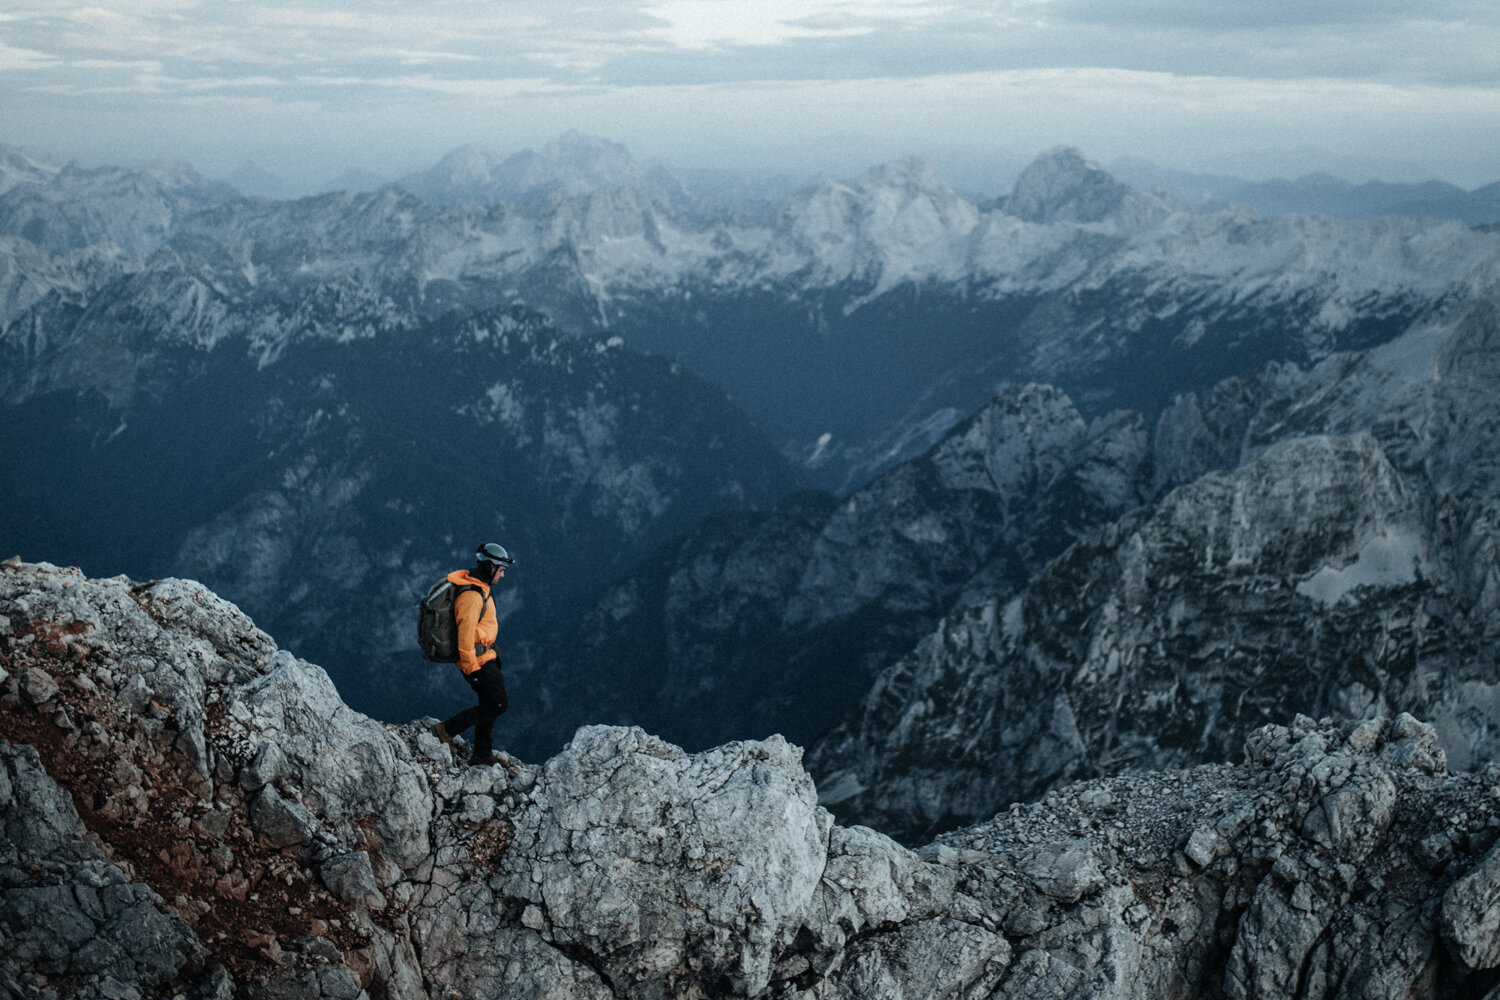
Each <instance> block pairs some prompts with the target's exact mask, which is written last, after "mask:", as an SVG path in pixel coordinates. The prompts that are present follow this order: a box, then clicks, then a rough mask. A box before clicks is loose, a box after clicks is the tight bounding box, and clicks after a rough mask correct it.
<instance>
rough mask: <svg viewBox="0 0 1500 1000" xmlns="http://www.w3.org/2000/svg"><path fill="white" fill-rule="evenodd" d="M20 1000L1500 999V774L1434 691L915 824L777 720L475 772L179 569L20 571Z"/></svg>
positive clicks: (10, 631)
mask: <svg viewBox="0 0 1500 1000" xmlns="http://www.w3.org/2000/svg"><path fill="white" fill-rule="evenodd" d="M0 700H3V704H4V713H3V715H0V737H3V740H4V742H0V990H3V991H5V993H6V995H8V996H16V997H26V998H49V997H50V998H60V997H70V998H83V1000H93V998H99V1000H105V998H110V1000H120V998H141V997H152V996H163V997H165V996H172V997H184V998H188V997H191V998H210V997H212V998H219V1000H227V998H231V997H247V998H251V997H253V998H273V997H274V998H279V1000H288V998H304V997H305V998H324V997H326V998H330V1000H333V998H339V1000H358V998H366V997H371V998H413V1000H415V998H431V1000H436V998H445V1000H446V998H449V997H452V996H454V995H458V996H494V997H518V998H557V1000H562V998H564V997H575V998H576V997H597V998H601V1000H603V998H610V997H631V998H640V1000H647V998H655V997H662V996H672V997H684V998H694V997H702V998H707V997H726V996H734V997H764V998H778V1000H844V998H849V1000H853V998H860V1000H886V998H890V1000H895V998H900V997H913V996H923V997H980V996H995V997H1002V998H1017V1000H1019V998H1021V997H1031V996H1037V995H1043V994H1045V995H1085V994H1086V995H1095V996H1103V997H1120V998H1125V997H1141V998H1144V997H1155V996H1164V995H1193V996H1205V997H1221V996H1222V997H1233V998H1242V997H1268V998H1269V997H1281V996H1291V995H1298V996H1300V995H1308V996H1349V997H1354V996H1373V995H1380V996H1406V997H1413V998H1422V1000H1425V998H1434V1000H1436V998H1439V997H1449V996H1460V995H1463V996H1477V995H1480V994H1481V993H1483V992H1484V990H1486V989H1488V988H1489V987H1491V986H1493V985H1494V984H1495V982H1496V979H1497V973H1496V971H1495V970H1496V969H1497V967H1500V952H1497V951H1496V949H1495V946H1494V942H1495V928H1496V926H1497V925H1500V850H1496V849H1495V848H1494V844H1495V841H1496V837H1497V832H1500V799H1497V798H1496V796H1495V795H1494V789H1495V786H1496V783H1497V782H1500V773H1496V771H1495V769H1494V768H1491V769H1489V770H1487V771H1485V772H1483V773H1481V774H1449V773H1447V772H1446V771H1445V768H1444V764H1443V758H1442V753H1441V751H1440V750H1438V749H1437V747H1436V742H1435V737H1434V733H1433V731H1432V730H1431V729H1430V728H1428V727H1425V726H1423V725H1422V724H1420V723H1418V722H1416V721H1415V720H1413V719H1411V718H1410V717H1408V716H1402V717H1401V718H1399V719H1396V720H1394V721H1385V720H1372V721H1369V722H1366V723H1363V724H1360V725H1358V726H1354V725H1346V726H1342V727H1341V726H1336V725H1331V724H1321V725H1320V724H1315V723H1313V722H1312V721H1311V720H1307V719H1300V718H1299V719H1298V720H1297V721H1296V723H1295V724H1294V725H1292V726H1291V727H1290V728H1285V727H1278V726H1270V727H1266V728H1263V729H1261V730H1258V731H1257V732H1256V733H1254V734H1253V735H1252V738H1251V739H1250V740H1249V742H1248V743H1247V745H1246V754H1245V763H1244V764H1242V765H1238V766H1231V765H1219V766H1214V767H1200V768H1196V769H1194V770H1191V771H1177V772H1163V773H1149V774H1138V775H1132V776H1128V777H1121V778H1114V779H1109V780H1104V781H1096V782H1092V783H1088V784H1084V785H1077V786H1070V787H1068V788H1064V789H1059V790H1057V791H1055V792H1054V793H1052V794H1051V795H1049V796H1048V797H1047V798H1045V799H1043V800H1042V801H1040V802H1038V803H1037V804H1035V805H1034V806H1031V807H1020V806H1017V807H1014V808H1013V809H1012V810H1011V811H1010V812H1009V813H1007V814H1003V815H1001V816H999V817H997V818H995V819H994V820H992V821H990V822H988V823H986V824H984V825H981V826H978V827H974V828H972V829H968V830H964V831H961V832H958V833H955V834H952V835H950V836H948V837H946V838H944V839H943V840H941V841H939V842H937V843H934V844H931V845H928V846H927V847H924V848H922V849H921V850H920V851H918V852H915V853H913V852H911V851H908V850H906V849H904V848H902V847H900V846H898V845H896V844H895V843H893V842H892V841H890V840H888V839H887V838H885V837H883V836H881V835H880V834H877V833H875V832H873V831H871V830H868V829H865V828H860V827H855V828H848V829H846V828H842V827H839V826H836V825H834V824H833V823H832V821H831V819H830V817H829V815H828V814H827V812H825V811H824V810H823V809H821V808H820V807H819V806H818V805H817V802H816V790H815V789H814V787H813V784H812V782H811V780H810V779H809V778H808V776H807V774H806V773H805V772H804V771H803V770H802V768H801V766H800V759H799V758H800V754H799V752H798V751H797V749H796V748H795V747H793V746H791V745H789V744H787V743H786V742H785V741H784V740H782V739H781V738H779V737H774V736H773V737H770V738H768V739H766V740H763V741H756V742H747V743H739V744H731V745H728V746H724V747H719V748H716V749H714V750H710V751H706V752H704V753H701V754H697V755H688V754H686V753H684V752H683V751H681V750H679V749H677V748H676V747H674V746H671V745H669V744H666V743H664V742H662V741H661V740H659V739H657V738H655V737H652V736H650V735H647V734H646V733H644V732H642V731H641V730H639V729H617V728H606V727H592V728H585V729H582V730H580V731H579V732H578V733H577V734H576V736H575V738H574V739H573V741H572V742H571V743H570V744H569V746H568V747H567V748H566V749H565V750H564V751H563V752H562V753H561V754H559V755H557V756H556V757H554V758H552V759H551V760H549V761H548V762H546V763H545V764H544V765H540V766H537V765H532V764H527V763H523V762H521V761H519V760H516V759H514V758H508V757H506V758H502V761H501V762H500V763H499V764H498V765H494V766H488V767H468V768H464V767H463V766H462V763H463V762H462V760H461V759H455V757H454V756H453V753H452V751H450V749H449V748H448V747H446V746H444V745H443V744H441V743H439V742H438V741H437V740H436V739H434V738H433V737H432V736H431V735H430V734H429V733H427V732H426V731H425V730H424V729H422V728H420V727H395V726H385V725H381V724H378V723H375V722H373V721H371V720H369V719H367V718H364V717H363V716H360V715H358V714H356V713H354V712H351V711H350V710H348V709H347V708H346V707H344V706H343V704H342V703H341V702H340V701H339V700H338V698H337V696H336V695H335V693H334V691H333V688H332V685H331V684H330V683H329V681H328V678H327V677H326V675H324V674H323V672H322V671H321V670H320V669H319V668H317V667H316V666H313V665H311V664H309V663H306V662H305V661H302V660H299V659H297V658H296V657H294V656H292V655H291V654H289V653H287V652H286V651H283V650H279V649H277V648H276V645H275V644H274V642H273V641H272V640H271V639H270V638H269V637H268V636H266V635H265V634H264V633H262V632H260V631H259V630H258V629H256V628H255V626H254V625H253V624H252V623H251V622H250V620H249V619H247V618H246V617H245V616H244V615H242V614H241V613H240V612H239V611H238V610H237V609H236V608H234V606H233V605H230V604H228V603H227V602H224V601H223V600H221V599H219V598H218V597H216V596H215V595H213V594H212V593H211V592H209V591H207V590H205V589H204V588H202V587H201V586H199V585H197V584H195V583H192V582H190V581H184V580H163V581H159V582H154V583H133V582H131V581H129V580H127V579H124V578H115V579H112V580H88V579H85V578H84V577H83V576H82V575H80V574H79V573H78V572H77V571H74V570H60V569H57V568H56V567H52V566H49V565H46V564H25V563H21V562H20V561H19V560H9V561H7V562H6V563H4V564H3V566H0Z"/></svg>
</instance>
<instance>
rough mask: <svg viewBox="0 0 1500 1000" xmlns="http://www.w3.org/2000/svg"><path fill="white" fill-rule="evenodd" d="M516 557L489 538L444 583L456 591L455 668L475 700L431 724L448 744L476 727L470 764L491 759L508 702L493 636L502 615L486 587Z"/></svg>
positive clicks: (433, 729) (497, 580) (435, 731)
mask: <svg viewBox="0 0 1500 1000" xmlns="http://www.w3.org/2000/svg"><path fill="white" fill-rule="evenodd" d="M514 563H515V560H514V559H512V558H511V555H510V553H509V552H507V551H505V547H504V546H503V545H497V544H495V543H494V542H488V543H486V544H484V545H481V546H479V548H478V549H476V550H475V551H474V568H473V569H471V570H455V571H454V572H452V573H449V574H448V582H450V583H452V584H453V585H454V586H455V587H457V588H462V589H460V590H459V592H458V594H457V595H456V596H455V597H454V598H453V619H454V622H455V624H456V625H457V652H458V660H457V662H458V669H459V670H462V671H463V675H464V680H466V681H468V682H469V687H471V688H473V689H474V693H475V694H476V695H477V696H478V697H479V703H478V704H477V705H475V706H474V707H473V708H466V709H464V710H463V711H462V712H459V713H458V714H457V715H455V716H454V717H453V718H451V719H447V720H445V721H443V722H439V723H437V724H436V725H434V726H433V727H432V734H433V735H434V736H436V737H437V738H438V739H440V740H442V741H443V742H444V743H449V744H451V743H452V742H453V737H455V736H457V735H458V734H459V733H462V732H463V731H464V730H466V729H468V728H469V727H470V726H473V727H474V754H473V756H472V757H471V758H470V761H469V762H470V763H471V764H493V763H494V762H495V754H494V749H493V746H492V744H491V735H490V730H491V729H492V728H493V727H494V725H495V719H497V718H498V717H499V716H500V714H501V713H503V712H504V711H505V709H506V707H507V705H508V704H509V702H507V700H506V697H505V678H504V677H502V676H501V674H500V652H499V650H498V649H496V647H495V639H496V637H497V636H498V635H499V632H500V619H499V616H498V615H496V614H495V602H494V600H493V598H492V595H491V593H490V590H491V588H492V587H494V586H495V584H497V583H499V582H500V581H501V580H502V579H504V577H505V571H506V569H507V568H508V567H510V566H511V565H513V564H514Z"/></svg>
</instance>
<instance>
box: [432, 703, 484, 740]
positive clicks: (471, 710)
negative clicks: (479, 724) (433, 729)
mask: <svg viewBox="0 0 1500 1000" xmlns="http://www.w3.org/2000/svg"><path fill="white" fill-rule="evenodd" d="M478 718H479V706H477V705H471V706H469V707H468V708H466V709H464V710H463V711H462V712H459V713H458V714H457V715H455V716H454V717H453V718H451V719H444V720H443V721H442V722H441V723H440V725H441V726H442V727H443V729H444V731H445V732H447V734H448V738H449V739H452V738H453V737H455V736H457V735H459V734H460V733H462V732H463V731H464V730H466V729H468V728H469V727H470V726H472V725H473V724H474V723H475V721H476V720H477V719H478Z"/></svg>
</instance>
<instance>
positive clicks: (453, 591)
mask: <svg viewBox="0 0 1500 1000" xmlns="http://www.w3.org/2000/svg"><path fill="white" fill-rule="evenodd" d="M466 590H477V591H479V593H480V594H482V595H483V599H484V601H485V603H488V602H489V600H490V595H489V594H485V593H484V591H483V590H482V589H481V588H479V587H476V586H474V585H473V584H472V583H470V584H465V585H463V586H461V587H460V586H458V585H457V584H455V583H453V582H452V581H451V580H447V579H443V580H439V581H438V582H437V583H435V584H433V585H432V589H431V590H429V591H427V596H426V597H424V598H422V600H421V601H420V602H419V603H418V604H417V645H418V646H421V647H422V656H423V657H424V658H425V659H427V660H428V661H430V662H432V663H457V662H458V622H457V621H455V620H454V618H453V603H454V602H455V601H457V600H458V595H459V594H461V593H463V592H464V591H466ZM479 617H480V618H483V617H484V604H481V605H480V606H479ZM489 648H490V647H488V646H481V647H478V649H477V650H476V652H477V651H479V650H484V649H489Z"/></svg>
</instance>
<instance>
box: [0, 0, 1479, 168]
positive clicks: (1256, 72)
mask: <svg viewBox="0 0 1500 1000" xmlns="http://www.w3.org/2000/svg"><path fill="white" fill-rule="evenodd" d="M1496 53H1500V5H1496V4H1494V3H1492V2H1490V0H1485V2H1479V0H1430V2H1428V3H1425V4H1422V5H1420V6H1417V5H1413V4H1410V3H1408V2H1405V0H1399V2H1398V0H1325V2H1319V3H1307V2H1305V0H1266V2H1261V3H1256V4H1246V3H1243V0H1233V2H1231V0H1133V2H1130V3H1122V2H1120V0H998V2H994V0H990V2H983V3H980V2H973V0H757V2H755V3H749V4H747V3H745V2H743V0H624V2H620V0H613V2H604V0H552V2H549V3H545V4H544V3H540V2H536V0H522V2H516V0H511V2H504V0H501V2H480V0H424V2H417V0H373V2H372V0H361V2H360V3H353V2H340V0H333V2H328V3H321V4H318V5H316V7H310V6H308V5H301V4H291V3H284V4H276V3H254V2H226V0H218V2H213V3H210V2H200V0H125V2H118V3H111V4H109V5H108V6H88V5H85V4H82V3H68V2H48V3H28V2H26V0H20V2H18V3H14V4H12V5H11V6H10V7H9V8H8V10H7V11H6V12H5V13H3V14H0V87H3V88H4V90H5V92H6V94H7V100H6V102H5V105H6V110H5V112H4V115H3V118H0V142H5V141H11V142H16V141H21V142H26V143H28V144H31V145H36V146H38V147H39V148H45V149H53V150H56V151H58V152H60V153H63V154H64V155H78V154H79V153H80V152H81V151H83V150H85V149H88V150H89V152H90V153H92V155H94V156H96V157H104V156H105V155H106V149H105V148H103V147H109V146H114V147H117V148H119V149H120V151H121V154H122V155H124V156H129V155H135V156H140V155H142V154H144V153H147V152H149V151H150V149H152V148H156V147H160V149H159V151H160V152H168V151H172V150H173V149H178V150H180V151H182V152H184V153H188V154H190V155H191V154H194V153H197V154H198V155H203V154H204V153H205V152H207V155H208V156H209V157H210V158H213V157H216V156H217V157H220V158H223V157H232V156H235V155H241V156H257V155H258V156H261V157H262V158H263V157H264V156H266V155H272V156H276V157H279V158H282V159H285V158H287V157H288V156H294V155H295V151H297V150H300V151H301V154H300V155H302V156H303V158H304V159H307V158H310V157H311V155H312V153H311V152H310V151H309V150H308V149H307V148H306V147H307V144H308V143H309V142H316V141H318V140H320V139H321V140H322V141H323V142H324V144H325V149H324V151H323V152H324V154H325V158H327V159H330V160H331V159H336V158H338V157H339V156H342V157H344V158H345V159H348V158H351V157H355V156H358V155H361V151H363V152H364V153H368V152H369V151H370V150H372V149H374V148H375V146H376V144H377V141H378V140H380V139H383V140H384V142H385V143H386V145H387V146H388V147H389V148H390V149H391V150H396V149H407V150H411V151H413V153H412V155H415V151H416V150H418V149H423V150H427V151H430V150H428V147H429V146H435V147H436V151H438V152H440V151H441V149H442V148H445V146H447V145H454V144H457V143H459V142H465V141H480V142H487V143H489V144H491V145H495V146H496V147H497V148H501V149H504V148H507V147H519V146H521V145H529V144H535V143H536V142H539V141H542V140H544V139H546V138H548V137H550V136H551V135H554V134H556V133H557V132H560V131H562V130H563V129H565V128H569V127H578V128H584V129H588V130H591V131H602V132H605V133H608V134H612V135H614V136H616V137H618V138H620V139H622V140H625V141H627V142H630V141H633V140H634V141H636V142H642V143H644V144H645V145H646V146H648V147H649V148H652V149H655V150H659V151H661V152H662V153H664V154H667V155H670V154H671V153H673V152H677V153H679V154H681V155H682V156H685V157H687V158H688V159H696V160H699V161H703V162H708V161H712V160H713V159H714V158H715V157H714V156H713V155H712V154H713V152H714V150H713V148H710V147H712V146H719V147H723V149H724V150H725V151H726V156H732V157H735V158H739V157H742V156H743V154H744V151H745V150H754V149H762V150H767V151H770V150H771V149H772V148H780V147H788V146H794V145H796V144H797V143H802V142H807V141H813V140H814V139H815V137H816V136H819V135H826V134H828V133H830V132H840V133H845V134H847V135H849V136H854V137H857V139H858V141H857V142H855V143H854V145H856V146H857V145H859V144H860V143H864V144H866V145H868V146H869V147H870V149H869V152H872V153H875V152H879V147H881V144H882V143H885V144H887V145H897V144H904V145H905V146H906V147H907V148H913V149H921V148H924V147H927V146H931V145H932V144H934V143H936V144H938V145H947V146H969V147H973V148H990V147H994V148H1000V147H1005V148H1011V149H1019V150H1029V149H1035V148H1040V147H1042V146H1046V145H1051V144H1053V143H1054V142H1059V141H1068V142H1077V143H1079V144H1081V145H1083V146H1084V148H1086V149H1089V150H1090V151H1091V152H1095V153H1096V155H1103V156H1108V155H1118V154H1120V153H1132V154H1135V155H1140V156H1149V157H1152V158H1154V159H1158V160H1161V161H1164V162H1173V161H1174V160H1176V161H1179V162H1185V165H1199V166H1202V165H1206V164H1207V163H1208V162H1209V161H1210V160H1212V159H1213V157H1214V156H1215V155H1220V154H1222V153H1224V152H1225V149H1226V144H1228V145H1238V146H1244V147H1247V148H1248V147H1252V146H1260V147H1274V148H1296V147H1301V146H1307V145H1317V146H1322V147H1324V148H1327V149H1330V150H1334V151H1343V152H1347V153H1349V154H1350V155H1354V156H1364V157H1367V158H1380V157H1384V158H1386V159H1408V160H1413V161H1418V162H1426V163H1430V164H1431V166H1430V171H1431V172H1433V173H1438V174H1443V175H1447V176H1450V177H1453V178H1454V179H1458V180H1460V182H1463V181H1468V180H1474V181H1475V182H1476V183H1477V182H1478V180H1479V179H1493V177H1492V176H1490V175H1492V174H1500V158H1497V156H1496V153H1497V152H1500V145H1497V140H1491V139H1488V138H1487V136H1489V135H1495V134H1500V100H1497V94H1500V56H1497V55H1496ZM372 128H373V129H374V130H375V132H374V133H373V134H372V132H371V129H372ZM1049 128H1050V129H1051V130H1052V131H1053V132H1054V133H1055V134H1053V135H1047V134H1044V133H1046V132H1047V131H1048V129H1049ZM49 136H50V137H51V138H52V140H53V141H52V142H50V143H49V142H48V141H47V137H49ZM153 136H154V137H155V145H154V146H153V139H152V137H153ZM1091 137H1094V138H1095V139H1096V141H1093V142H1091V141H1089V140H1090V138H1091ZM1132 137H1134V138H1133V139H1132ZM174 143H175V144H176V145H175V146H174V145H173V144H174ZM91 144H92V147H94V148H90V146H91ZM215 150H218V151H219V152H214V151H215ZM258 150H259V151H260V152H259V153H257V151H258ZM388 155H394V154H389V153H388ZM116 158H117V159H118V158H120V157H116ZM1491 164H1494V166H1491Z"/></svg>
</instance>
